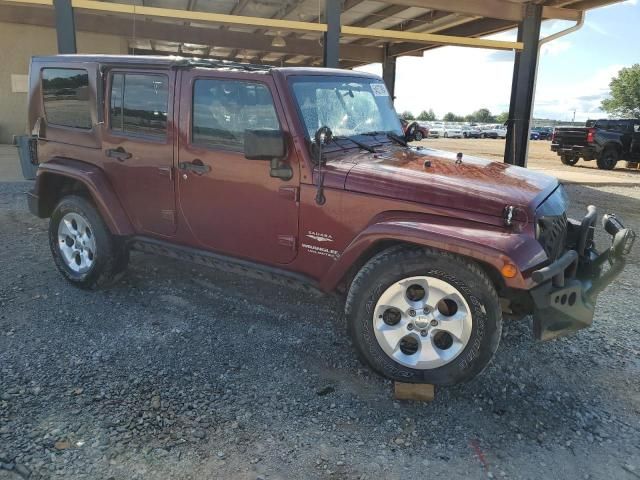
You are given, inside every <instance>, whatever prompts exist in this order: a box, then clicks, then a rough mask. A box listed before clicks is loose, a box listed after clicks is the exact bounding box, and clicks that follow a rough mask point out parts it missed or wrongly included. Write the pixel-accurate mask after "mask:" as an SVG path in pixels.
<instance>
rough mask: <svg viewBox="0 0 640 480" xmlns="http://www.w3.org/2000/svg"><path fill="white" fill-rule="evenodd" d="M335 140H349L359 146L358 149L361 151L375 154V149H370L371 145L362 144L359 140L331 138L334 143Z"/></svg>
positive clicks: (340, 137) (343, 137)
mask: <svg viewBox="0 0 640 480" xmlns="http://www.w3.org/2000/svg"><path fill="white" fill-rule="evenodd" d="M336 140H350V141H352V142H353V143H355V144H356V145H357V146H359V147H360V148H362V149H363V150H366V151H367V152H369V153H376V149H375V148H374V147H372V146H371V145H367V144H366V143H362V142H361V141H359V140H356V139H355V138H353V137H347V136H343V135H340V136H334V137H333V141H334V142H335V141H336Z"/></svg>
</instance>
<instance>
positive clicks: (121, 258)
mask: <svg viewBox="0 0 640 480" xmlns="http://www.w3.org/2000/svg"><path fill="white" fill-rule="evenodd" d="M69 213H75V214H77V215H80V216H81V217H83V218H84V219H85V220H86V221H87V223H88V225H89V226H90V229H91V234H92V236H93V238H94V240H95V252H93V264H92V265H91V267H90V268H89V270H88V271H86V272H83V273H78V272H75V271H74V270H72V269H71V268H70V267H69V266H68V265H67V263H66V261H65V260H64V256H63V254H62V252H61V250H60V244H59V237H58V226H59V224H60V222H61V221H62V219H63V217H64V216H65V215H67V214H69ZM49 247H50V248H51V254H52V255H53V260H54V262H55V264H56V266H57V267H58V270H59V271H60V273H62V275H63V276H64V277H65V278H66V279H67V280H68V281H69V282H70V283H71V284H73V285H75V286H77V287H80V288H84V289H94V288H100V287H104V286H108V285H111V284H113V283H115V282H116V281H118V280H119V279H120V278H121V277H122V274H123V273H124V271H125V269H126V268H127V264H128V263H129V250H128V249H127V248H126V247H125V245H124V242H123V240H122V239H121V238H118V237H115V236H113V235H112V234H111V232H110V231H109V229H108V228H107V226H106V225H105V223H104V221H103V220H102V217H101V216H100V214H99V213H98V211H97V210H96V208H95V207H94V205H93V204H92V203H91V202H90V201H89V200H87V199H86V198H83V197H80V196H76V195H70V196H67V197H64V198H63V199H62V200H60V202H59V203H58V205H56V208H55V209H54V211H53V213H52V215H51V218H50V220H49Z"/></svg>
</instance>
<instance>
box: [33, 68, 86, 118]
mask: <svg viewBox="0 0 640 480" xmlns="http://www.w3.org/2000/svg"><path fill="white" fill-rule="evenodd" d="M42 99H43V103H44V112H45V115H46V117H47V123H50V124H52V125H61V126H64V127H73V128H85V129H90V128H91V126H92V125H91V108H90V106H89V74H88V73H87V71H86V70H84V69H74V68H45V69H43V70H42Z"/></svg>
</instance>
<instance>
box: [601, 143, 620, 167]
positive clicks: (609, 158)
mask: <svg viewBox="0 0 640 480" xmlns="http://www.w3.org/2000/svg"><path fill="white" fill-rule="evenodd" d="M618 160H620V152H618V149H617V148H615V147H607V148H605V149H604V150H603V151H602V153H601V154H600V156H599V157H598V160H597V163H598V168H599V169H600V170H613V169H614V168H616V163H618Z"/></svg>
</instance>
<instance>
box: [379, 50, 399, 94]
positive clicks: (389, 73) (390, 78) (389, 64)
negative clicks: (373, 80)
mask: <svg viewBox="0 0 640 480" xmlns="http://www.w3.org/2000/svg"><path fill="white" fill-rule="evenodd" d="M382 79H383V80H384V83H385V84H386V85H387V90H389V95H390V96H391V99H392V100H395V98H396V95H395V91H396V57H394V56H391V55H389V44H388V43H387V44H385V46H384V59H383V60H382Z"/></svg>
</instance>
